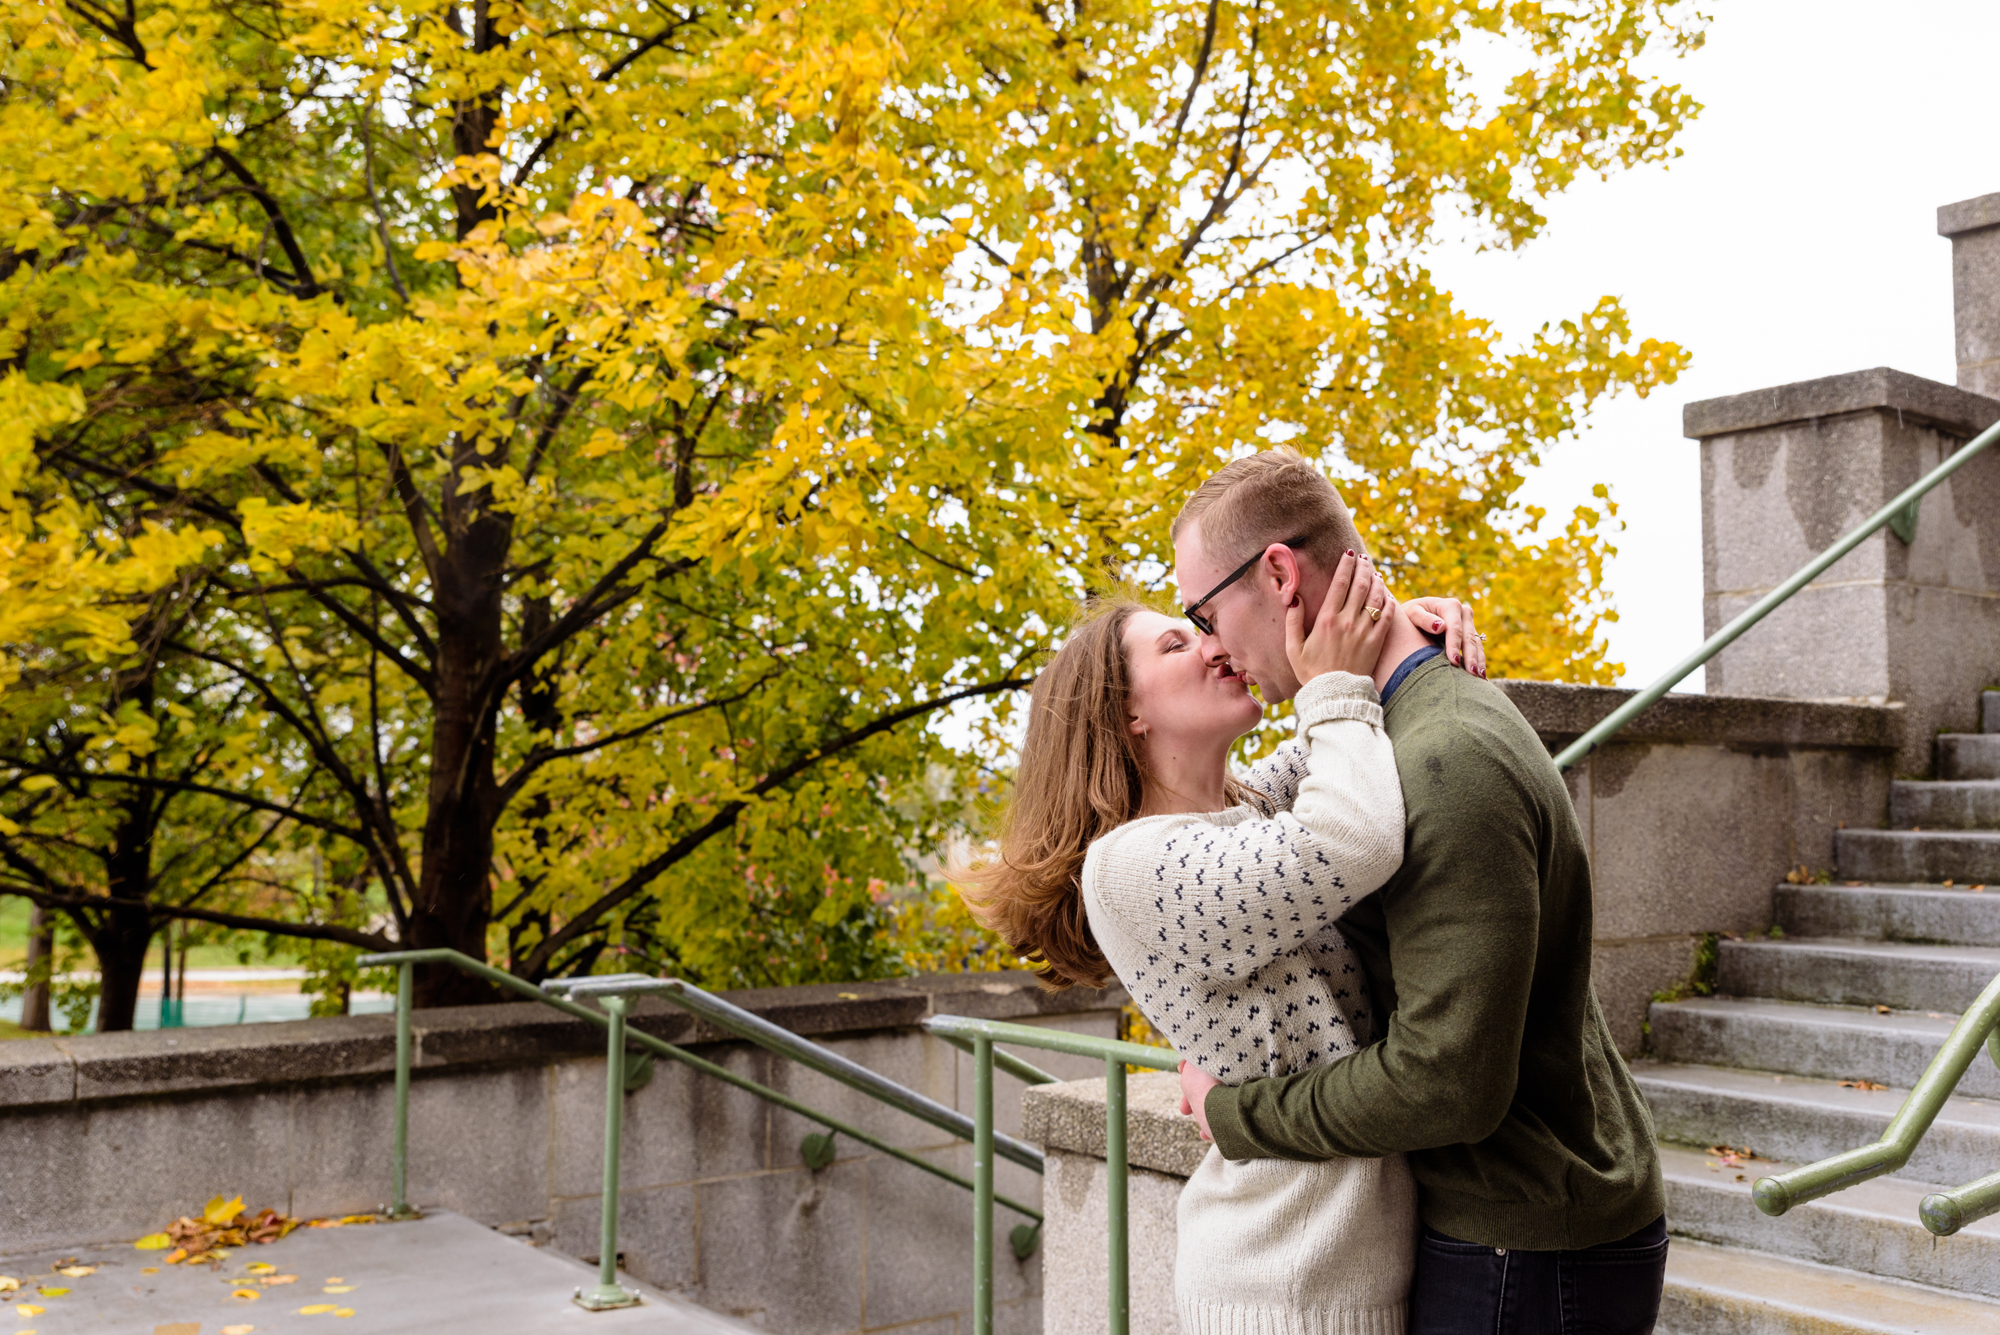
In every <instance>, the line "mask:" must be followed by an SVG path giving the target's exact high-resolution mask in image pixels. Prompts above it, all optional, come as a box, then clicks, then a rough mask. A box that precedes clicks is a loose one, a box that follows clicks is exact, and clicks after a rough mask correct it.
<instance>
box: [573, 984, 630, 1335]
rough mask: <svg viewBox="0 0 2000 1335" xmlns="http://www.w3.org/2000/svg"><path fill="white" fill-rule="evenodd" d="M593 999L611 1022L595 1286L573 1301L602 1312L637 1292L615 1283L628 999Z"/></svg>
mask: <svg viewBox="0 0 2000 1335" xmlns="http://www.w3.org/2000/svg"><path fill="white" fill-rule="evenodd" d="M597 1000H598V1004H599V1005H601V1006H603V1007H604V1013H605V1015H606V1016H608V1017H609V1018H610V1021H611V1022H610V1024H608V1025H606V1026H605V1032H606V1034H607V1035H608V1037H607V1038H606V1040H605V1041H606V1045H607V1046H606V1047H605V1053H604V1056H605V1061H604V1065H605V1077H604V1201H603V1205H604V1210H603V1213H602V1214H601V1215H600V1216H599V1217H598V1224H597V1287H596V1288H594V1289H592V1290H590V1291H589V1292H588V1293H579V1294H578V1295H577V1296H576V1302H577V1306H579V1307H582V1308H585V1309H586V1310H588V1311H592V1312H603V1311H608V1310H609V1309H611V1308H614V1307H631V1306H633V1305H634V1304H636V1303H637V1302H638V1301H639V1295H638V1294H636V1293H634V1292H632V1291H631V1290H630V1289H628V1288H626V1287H625V1286H623V1285H622V1284H620V1283H619V1282H618V1159H619V1152H620V1150H621V1148H622V1142H623V1140H624V1137H625V1012H626V1009H627V1008H628V1007H629V1006H630V1005H631V1002H630V1001H629V1000H627V999H626V998H625V997H622V996H614V995H606V996H600V997H599V998H598V999H597Z"/></svg>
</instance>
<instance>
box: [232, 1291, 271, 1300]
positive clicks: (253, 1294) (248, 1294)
mask: <svg viewBox="0 0 2000 1335" xmlns="http://www.w3.org/2000/svg"><path fill="white" fill-rule="evenodd" d="M229 1296H230V1297H232V1298H249V1299H256V1298H261V1297H263V1296H264V1295H263V1294H261V1293H259V1292H257V1290H255V1289H231V1290H230V1291H229Z"/></svg>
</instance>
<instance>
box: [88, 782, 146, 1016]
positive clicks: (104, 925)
mask: <svg viewBox="0 0 2000 1335" xmlns="http://www.w3.org/2000/svg"><path fill="white" fill-rule="evenodd" d="M119 813H120V819H119V823H118V832H117V834H116V836H115V837H114V839H113V841H112V847H111V855H110V856H109V857H108V858H106V859H105V872H106V878H105V879H106V885H105V890H106V892H107V893H108V894H109V895H110V897H111V899H112V901H113V902H114V903H115V904H116V905H117V907H115V908H109V909H100V910H98V912H97V915H96V916H97V920H96V923H95V925H94V926H93V927H92V928H90V948H91V949H92V950H93V951H94V952H95V953H96V955H97V977H98V994H97V1032H98V1033H100V1034H109V1033H115V1032H117V1031H119V1030H124V1029H130V1028H131V1027H132V1018H133V1014H134V1012H135V1011H137V1009H138V1006H139V980H140V977H141V976H142V975H143V974H144V973H145V971H146V953H147V951H148V949H149V948H150V947H151V946H152V944H153V934H154V932H155V931H156V930H158V929H157V928H156V927H155V925H154V923H153V915H152V914H151V913H150V912H149V911H148V909H147V906H146V905H147V899H148V897H149V895H150V892H151V890H152V887H153V826H154V820H155V813H154V810H153V803H152V795H151V794H150V793H147V792H146V791H144V790H143V789H132V790H128V792H127V795H126V796H125V797H124V798H123V799H122V800H121V801H120V803H119Z"/></svg>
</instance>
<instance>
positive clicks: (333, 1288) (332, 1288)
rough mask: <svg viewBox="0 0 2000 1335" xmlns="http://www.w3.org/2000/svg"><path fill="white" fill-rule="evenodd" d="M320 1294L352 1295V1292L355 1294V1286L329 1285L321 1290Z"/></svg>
mask: <svg viewBox="0 0 2000 1335" xmlns="http://www.w3.org/2000/svg"><path fill="white" fill-rule="evenodd" d="M320 1292H321V1293H352V1292H354V1286H353V1285H352V1284H329V1285H327V1286H326V1287H325V1288H323V1289H321V1290H320Z"/></svg>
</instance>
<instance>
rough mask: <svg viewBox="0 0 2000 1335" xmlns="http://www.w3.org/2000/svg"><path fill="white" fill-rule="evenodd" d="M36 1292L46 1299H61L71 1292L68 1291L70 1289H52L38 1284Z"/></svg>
mask: <svg viewBox="0 0 2000 1335" xmlns="http://www.w3.org/2000/svg"><path fill="white" fill-rule="evenodd" d="M35 1292H36V1293H39V1294H41V1295H42V1296H43V1297H44V1298H60V1297H62V1296H63V1295H64V1294H65V1293H68V1292H69V1290H68V1289H52V1288H50V1287H48V1286H47V1285H46V1284H37V1285H36V1286H35Z"/></svg>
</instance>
